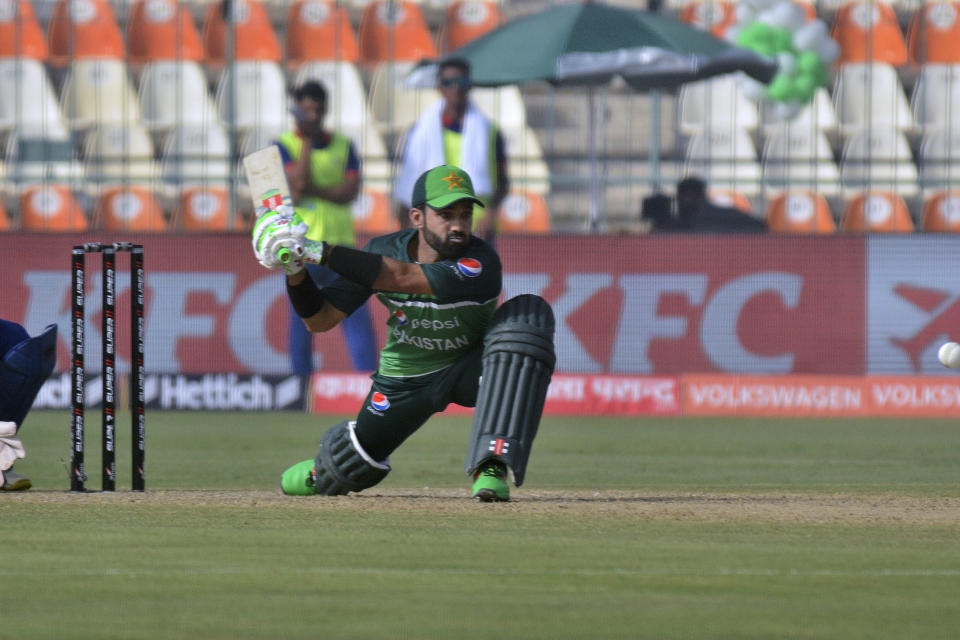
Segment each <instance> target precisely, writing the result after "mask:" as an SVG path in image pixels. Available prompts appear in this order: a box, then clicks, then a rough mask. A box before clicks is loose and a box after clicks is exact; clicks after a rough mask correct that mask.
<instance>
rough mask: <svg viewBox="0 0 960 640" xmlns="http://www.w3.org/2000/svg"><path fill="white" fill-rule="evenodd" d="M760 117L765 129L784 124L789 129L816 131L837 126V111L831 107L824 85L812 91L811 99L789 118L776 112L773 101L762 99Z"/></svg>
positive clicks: (775, 127) (776, 127)
mask: <svg viewBox="0 0 960 640" xmlns="http://www.w3.org/2000/svg"><path fill="white" fill-rule="evenodd" d="M760 119H761V122H763V128H764V130H765V131H767V130H770V129H779V128H781V127H783V126H784V125H789V126H790V128H791V129H794V128H797V129H800V128H807V129H816V130H818V131H833V130H835V129H836V128H837V113H836V111H834V109H833V100H832V99H831V98H830V93H829V92H828V91H827V90H826V89H825V88H824V87H820V88H818V89H817V90H816V91H815V92H814V93H813V99H812V100H810V102H808V103H807V104H806V105H805V106H804V108H803V109H802V110H801V111H800V113H798V114H797V115H796V116H794V117H792V118H790V119H789V120H785V119H784V118H783V117H782V116H780V115H778V114H777V112H776V104H775V103H774V102H773V101H771V100H764V101H763V102H762V103H761V105H760Z"/></svg>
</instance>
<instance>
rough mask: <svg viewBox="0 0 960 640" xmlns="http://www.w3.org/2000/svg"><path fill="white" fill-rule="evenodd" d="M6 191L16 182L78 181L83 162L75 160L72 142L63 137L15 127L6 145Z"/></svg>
mask: <svg viewBox="0 0 960 640" xmlns="http://www.w3.org/2000/svg"><path fill="white" fill-rule="evenodd" d="M6 160H7V176H6V182H7V183H8V184H7V185H6V186H7V187H8V191H9V190H12V191H13V192H15V193H16V192H17V187H19V186H20V185H25V184H30V183H35V182H45V181H48V180H52V181H54V182H62V183H79V182H80V181H81V180H82V179H83V165H81V164H80V162H79V161H77V157H76V152H75V150H74V148H73V143H72V142H71V141H70V138H69V137H68V136H66V135H64V136H63V137H28V136H27V135H24V134H21V133H20V132H19V131H15V132H14V133H12V134H11V135H10V136H9V137H8V138H7V145H6Z"/></svg>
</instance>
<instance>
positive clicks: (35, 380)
mask: <svg viewBox="0 0 960 640" xmlns="http://www.w3.org/2000/svg"><path fill="white" fill-rule="evenodd" d="M56 361H57V325H55V324H51V325H49V326H48V327H47V328H46V329H44V331H43V333H41V334H40V335H39V336H36V337H34V338H31V337H30V335H29V334H28V333H27V331H26V329H24V328H23V327H21V326H20V325H19V324H17V323H16V322H10V321H9V320H3V319H0V491H24V490H26V489H29V488H30V486H31V484H30V479H29V478H27V477H26V476H23V475H21V474H19V473H14V471H13V463H14V462H16V461H17V460H18V459H21V458H24V457H25V456H26V452H25V451H24V448H23V443H22V442H20V438H18V437H17V433H18V432H19V431H20V427H22V426H23V421H24V419H25V418H26V417H27V412H29V411H30V407H31V406H32V405H33V400H34V398H36V397H37V393H38V392H39V391H40V387H41V386H42V385H43V382H44V380H46V379H47V378H48V377H49V376H50V373H51V372H52V371H53V367H54V365H55V364H56Z"/></svg>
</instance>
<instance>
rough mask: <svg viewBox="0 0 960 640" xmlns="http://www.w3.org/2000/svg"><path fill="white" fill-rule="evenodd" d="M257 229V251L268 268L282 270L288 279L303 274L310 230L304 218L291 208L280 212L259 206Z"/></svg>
mask: <svg viewBox="0 0 960 640" xmlns="http://www.w3.org/2000/svg"><path fill="white" fill-rule="evenodd" d="M256 213H257V223H256V225H255V226H254V227H253V252H254V254H255V255H256V257H257V260H258V261H259V262H260V264H262V265H263V266H264V267H266V268H267V269H277V268H280V267H282V268H283V271H284V273H286V274H287V275H288V276H289V275H293V274H295V273H299V272H300V271H303V263H304V261H303V255H304V245H305V244H306V242H307V239H306V233H307V231H308V230H309V227H308V226H307V224H306V223H305V222H304V221H303V218H301V217H300V216H299V214H297V213H296V211H294V209H293V207H291V206H289V205H280V206H279V207H277V209H276V210H273V209H266V208H264V207H257V212H256Z"/></svg>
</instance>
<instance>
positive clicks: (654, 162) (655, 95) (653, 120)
mask: <svg viewBox="0 0 960 640" xmlns="http://www.w3.org/2000/svg"><path fill="white" fill-rule="evenodd" d="M650 100H652V104H651V107H652V112H651V117H650V181H651V182H652V183H653V192H654V193H658V192H659V191H660V91H659V90H658V89H654V90H652V91H651V92H650Z"/></svg>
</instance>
